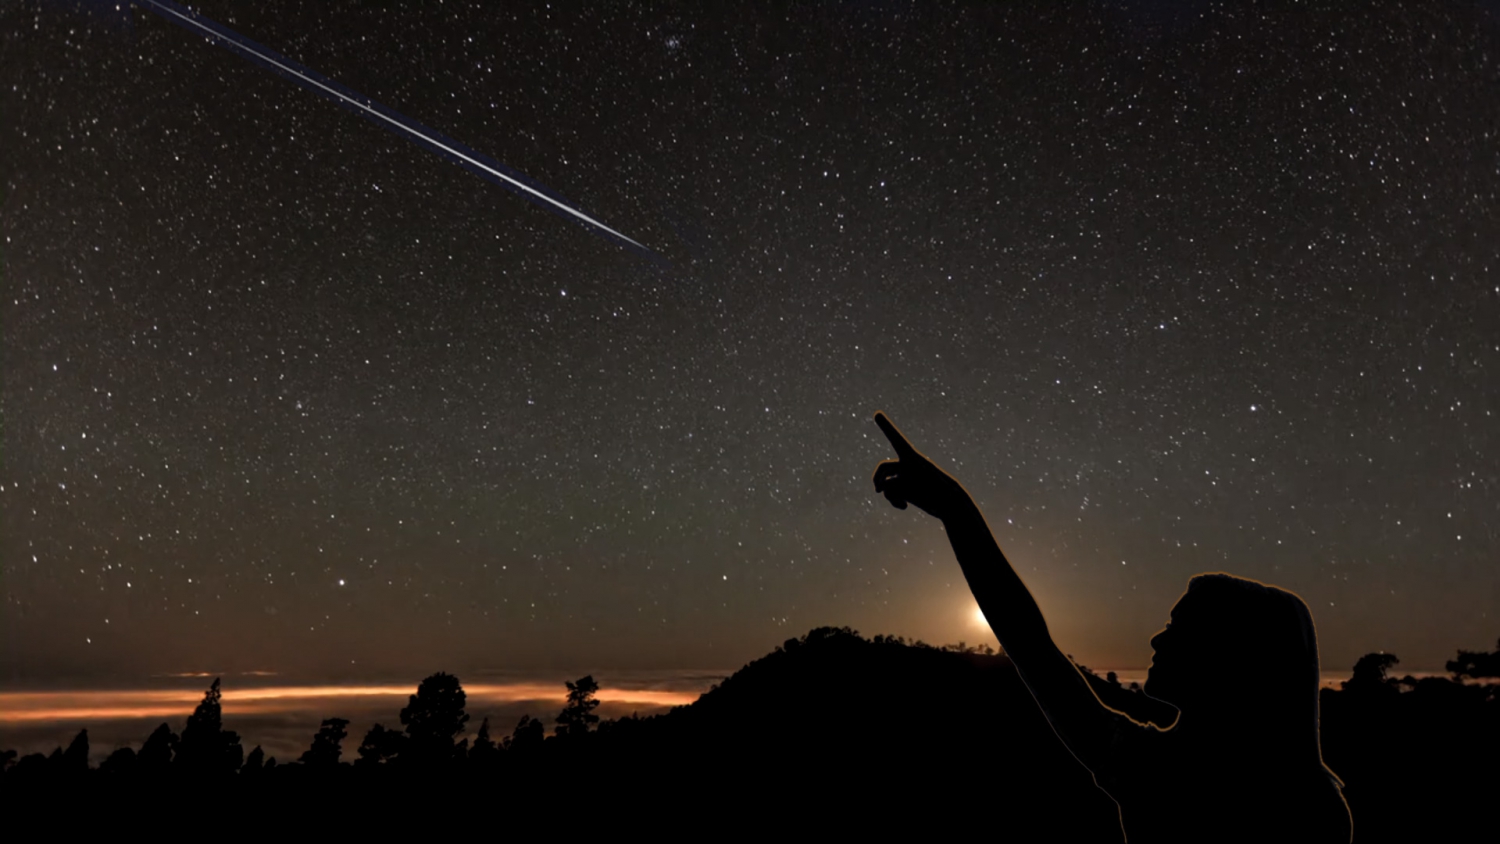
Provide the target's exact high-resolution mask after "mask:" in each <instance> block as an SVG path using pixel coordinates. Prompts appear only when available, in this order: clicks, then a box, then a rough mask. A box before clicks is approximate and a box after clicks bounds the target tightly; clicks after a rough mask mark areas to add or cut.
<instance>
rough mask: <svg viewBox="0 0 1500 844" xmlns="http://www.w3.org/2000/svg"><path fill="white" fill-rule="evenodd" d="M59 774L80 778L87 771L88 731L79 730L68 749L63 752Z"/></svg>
mask: <svg viewBox="0 0 1500 844" xmlns="http://www.w3.org/2000/svg"><path fill="white" fill-rule="evenodd" d="M60 762H61V765H60V767H59V769H58V770H59V773H62V774H64V775H66V776H82V775H84V774H86V773H88V770H89V731H88V730H79V731H78V735H77V736H75V737H74V738H73V742H72V743H71V744H69V745H68V749H67V750H65V751H63V754H62V758H61V760H60Z"/></svg>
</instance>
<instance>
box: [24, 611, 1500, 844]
mask: <svg viewBox="0 0 1500 844" xmlns="http://www.w3.org/2000/svg"><path fill="white" fill-rule="evenodd" d="M1497 655H1500V643H1497V651H1496V652H1495V653H1466V652H1460V653H1459V655H1458V659H1456V660H1454V661H1452V662H1450V663H1449V664H1448V669H1449V671H1450V676H1449V677H1429V678H1423V679H1420V680H1419V679H1415V678H1412V677H1409V676H1407V677H1400V678H1397V677H1394V676H1392V675H1393V669H1394V668H1395V667H1396V666H1397V665H1399V660H1397V659H1396V657H1395V656H1393V655H1390V654H1369V655H1366V656H1364V657H1362V658H1361V659H1360V660H1359V661H1358V662H1357V663H1356V665H1355V667H1354V674H1353V676H1352V677H1351V679H1350V680H1349V681H1347V682H1346V683H1344V684H1343V688H1342V689H1338V690H1334V689H1326V690H1324V691H1323V692H1322V704H1323V705H1322V718H1323V720H1322V737H1323V750H1324V758H1325V759H1326V760H1327V762H1328V765H1329V767H1330V768H1331V769H1332V770H1333V771H1334V772H1335V773H1336V774H1338V775H1339V777H1340V778H1342V779H1343V781H1344V783H1345V792H1344V793H1345V796H1346V797H1347V799H1348V800H1349V803H1350V807H1351V811H1352V812H1353V813H1354V818H1355V830H1356V836H1355V840H1356V841H1360V842H1376V841H1397V840H1410V839H1416V840H1431V839H1432V838H1433V837H1434V835H1435V834H1437V833H1435V831H1434V829H1433V828H1432V826H1431V825H1432V824H1434V823H1439V822H1440V823H1441V824H1442V831H1441V832H1442V835H1441V836H1439V837H1445V838H1453V837H1459V836H1460V835H1462V834H1464V833H1465V832H1466V831H1467V830H1470V829H1473V830H1476V831H1478V830H1481V829H1483V828H1488V829H1489V830H1490V831H1492V830H1493V824H1494V822H1495V821H1496V820H1497V818H1496V811H1495V809H1494V801H1493V799H1492V798H1493V794H1494V793H1496V791H1497V789H1500V766H1496V765H1495V764H1494V760H1495V759H1497V758H1500V699H1497V688H1500V687H1497V686H1496V685H1486V684H1485V683H1484V682H1481V681H1486V680H1493V679H1497V678H1500V671H1497V670H1496V669H1497V667H1500V666H1497ZM1085 672H1086V673H1085V676H1086V677H1087V678H1088V680H1089V682H1090V684H1091V686H1092V687H1093V688H1094V690H1095V692H1096V693H1098V694H1099V696H1100V698H1101V700H1103V701H1104V702H1105V703H1106V704H1107V705H1109V706H1111V707H1114V708H1116V709H1119V710H1121V711H1125V712H1127V713H1129V714H1131V715H1132V716H1133V717H1136V718H1137V719H1139V720H1142V721H1151V722H1155V723H1158V724H1162V725H1166V724H1170V723H1171V721H1172V719H1173V718H1175V715H1176V710H1175V709H1173V708H1172V707H1170V706H1167V705H1165V704H1163V703H1161V702H1160V701H1157V700H1154V699H1153V698H1150V697H1148V696H1146V695H1145V694H1143V693H1141V692H1140V690H1139V689H1137V688H1134V687H1131V686H1122V685H1121V684H1120V683H1119V682H1118V681H1117V680H1116V679H1115V678H1114V677H1112V676H1106V677H1102V678H1101V677H1098V676H1096V675H1095V674H1093V673H1092V672H1088V671H1087V669H1085ZM1244 682H1245V684H1246V686H1247V687H1249V686H1251V685H1253V684H1254V683H1255V682H1256V677H1255V675H1254V673H1253V669H1252V668H1249V667H1247V668H1246V675H1245V680H1244ZM566 691H567V698H566V702H565V703H564V705H563V707H562V709H561V711H559V712H558V713H556V714H555V715H554V716H551V719H550V720H551V724H550V729H549V725H548V724H546V723H544V722H543V721H542V720H541V719H539V718H533V717H530V716H527V717H523V718H522V719H521V720H520V722H519V723H517V724H515V725H514V726H512V727H511V728H510V729H509V730H508V732H506V733H505V734H504V735H497V733H498V732H499V731H492V729H491V725H490V724H489V722H488V721H481V722H480V723H479V724H478V726H477V728H475V727H474V725H473V724H471V723H470V718H469V715H468V713H467V712H466V703H467V701H466V698H465V695H464V691H463V687H462V685H461V684H460V682H459V680H458V678H456V677H453V676H451V675H449V674H442V673H440V674H434V675H432V676H431V677H428V678H426V679H425V680H423V681H422V683H421V684H420V685H419V686H418V688H417V689H416V693H415V694H413V695H411V696H410V697H409V698H408V702H407V705H406V706H405V707H404V708H402V709H401V711H400V713H399V716H398V720H393V721H390V722H387V723H388V724H389V725H390V726H383V725H376V726H374V727H372V728H371V729H370V730H369V731H368V732H367V733H366V734H365V735H364V737H363V738H362V739H361V740H360V741H359V743H358V744H357V745H355V744H354V743H353V741H352V737H351V736H349V735H348V734H347V727H348V724H349V722H348V721H347V720H345V719H343V718H328V719H325V720H324V721H323V722H322V724H321V726H320V728H319V729H318V730H317V732H316V733H315V734H314V735H313V736H312V737H311V741H310V744H309V746H308V748H307V749H306V750H305V751H304V752H302V753H301V754H300V755H299V756H298V757H297V758H296V759H287V760H279V761H278V760H273V759H270V758H267V757H266V756H265V754H264V753H262V752H261V750H260V748H258V747H256V748H252V749H251V750H250V752H249V753H242V744H241V741H240V737H239V736H238V735H236V734H235V732H234V731H232V730H227V729H225V728H224V724H223V721H222V718H221V713H220V705H219V684H218V682H217V681H215V682H214V684H213V685H212V686H210V688H209V689H208V691H207V693H206V694H205V695H204V698H203V701H202V702H201V703H200V704H199V705H198V706H197V708H196V709H195V710H194V711H193V713H192V714H191V715H190V716H189V717H188V720H187V722H186V724H185V725H184V726H183V728H182V730H181V732H180V733H176V732H174V731H173V730H172V729H171V728H170V726H169V725H167V724H163V725H162V726H160V727H158V728H157V729H156V730H155V731H154V732H153V733H152V734H151V735H150V736H149V737H148V738H147V739H146V741H145V742H144V743H143V744H142V745H141V747H140V748H139V749H138V750H135V749H131V748H121V749H120V750H117V751H115V752H114V753H112V754H111V755H110V756H109V757H108V758H107V759H106V760H105V761H104V762H103V763H102V764H100V765H99V766H98V767H97V768H93V767H90V765H89V753H88V737H87V733H86V732H81V733H80V734H79V736H78V738H77V739H75V740H74V741H73V742H72V744H70V745H69V746H68V747H66V748H62V747H59V748H57V749H56V750H54V751H53V752H52V753H51V754H50V755H44V754H31V755H28V756H26V757H24V758H21V759H16V757H15V754H14V753H13V752H12V753H7V754H6V756H5V760H6V761H5V772H4V774H3V775H0V804H4V805H25V806H27V807H28V808H34V807H44V806H50V807H52V810H54V811H61V810H62V807H64V806H71V805H100V806H111V807H114V808H115V809H117V810H118V811H120V812H130V811H135V810H136V808H137V807H138V806H140V805H150V803H151V801H153V800H156V799H158V798H159V796H160V795H163V794H172V795H178V796H179V797H183V798H187V797H191V799H184V800H179V804H180V805H181V807H182V809H181V811H184V812H189V813H198V814H197V815H195V816H197V817H220V816H227V815H233V814H234V813H253V814H254V815H255V816H256V817H257V818H262V819H265V818H268V817H275V818H278V819H280V820H283V821H287V822H293V821H294V820H295V819H300V818H303V817H304V816H307V815H308V813H312V814H313V815H315V816H316V815H318V813H320V812H327V811H331V808H330V807H335V806H337V807H341V808H340V812H343V814H340V815H339V817H341V818H344V817H346V816H348V817H353V818H357V819H359V820H360V822H361V823H366V824H370V825H372V826H370V827H369V828H370V830H371V831H372V832H389V831H390V830H389V827H390V825H391V824H411V825H414V828H420V827H421V825H422V824H424V823H426V822H427V821H426V820H424V819H425V818H427V817H428V814H429V813H430V812H433V811H442V812H447V813H456V816H461V818H460V819H457V820H451V821H450V822H451V823H454V824H457V825H458V827H459V828H463V829H467V830H469V831H473V832H488V831H490V829H491V827H490V826H489V824H490V821H489V820H488V818H489V816H488V815H486V814H484V813H483V812H479V811H478V810H477V809H476V810H475V811H476V814H473V815H472V816H471V815H469V814H467V813H466V812H467V810H463V811H460V808H459V807H465V806H475V807H478V806H481V805H484V806H489V805H502V804H503V805H505V806H510V807H512V808H511V809H510V810H507V811H515V812H518V813H519V814H520V815H524V816H525V817H528V818H533V817H534V818H544V817H545V818H553V819H558V818H568V817H571V816H574V815H576V816H577V817H579V818H582V817H592V818H597V817H603V816H606V815H607V816H608V817H609V818H612V819H615V820H619V819H621V818H637V819H639V820H641V822H643V823H647V822H649V823H660V822H664V820H666V819H670V820H671V821H672V822H673V823H688V822H691V823H705V824H723V823H725V822H727V821H732V823H733V824H735V825H736V826H738V827H746V828H750V827H753V828H756V829H759V830H762V831H765V830H768V829H771V828H781V827H783V826H785V825H789V824H798V825H800V826H799V828H800V829H803V830H804V831H808V832H815V831H821V832H823V833H826V834H838V835H841V836H844V837H847V836H849V835H853V834H870V835H876V834H879V835H883V836H886V837H888V836H890V835H893V834H902V833H905V834H912V835H921V836H922V837H924V838H927V837H934V836H939V835H947V834H953V835H960V834H972V829H973V827H972V824H973V819H974V817H975V815H974V812H975V811H982V812H983V813H984V814H986V816H989V817H993V818H1003V819H1004V823H1003V827H1004V829H1005V830H1006V831H1007V832H1008V833H1009V837H1010V838H1011V840H1074V841H1118V840H1120V839H1119V831H1118V816H1117V813H1116V810H1115V807H1114V804H1113V803H1112V801H1110V800H1109V799H1108V797H1107V796H1105V795H1104V793H1103V792H1101V791H1099V790H1098V789H1097V788H1096V787H1095V786H1094V784H1093V781H1092V778H1091V776H1090V775H1089V774H1088V772H1087V771H1086V770H1085V769H1083V768H1082V766H1080V765H1079V764H1078V763H1077V761H1076V760H1075V759H1073V757H1072V756H1071V754H1069V753H1068V752H1067V750H1066V749H1065V748H1064V747H1063V746H1062V744H1061V743H1060V742H1059V741H1058V740H1057V738H1056V736H1055V735H1054V734H1053V733H1052V730H1051V728H1050V727H1049V726H1048V725H1047V723H1046V721H1045V719H1044V718H1043V717H1042V715H1041V713H1040V711H1039V710H1038V709H1037V707H1036V704H1035V702H1034V701H1033V700H1032V699H1031V696H1030V694H1029V692H1027V690H1026V688H1025V686H1024V685H1022V683H1021V682H1020V679H1019V677H1018V675H1017V674H1016V673H1015V670H1014V668H1013V666H1011V664H1010V662H1009V660H1007V659H1006V658H1005V657H1004V655H1003V654H992V653H987V652H986V651H985V649H984V648H982V647H980V648H975V647H969V646H962V645H961V646H946V647H932V646H928V645H925V644H922V643H917V642H907V641H905V640H902V639H899V638H896V637H885V636H876V637H874V638H873V639H867V638H864V637H862V636H860V635H858V634H857V633H856V632H854V631H852V630H849V629H847V628H819V629H816V630H813V631H811V632H810V633H808V634H807V635H806V636H802V637H800V638H796V639H789V640H787V641H786V642H785V643H784V644H783V645H782V646H781V647H779V648H776V649H775V651H773V652H772V653H770V654H768V655H766V656H765V657H762V658H761V659H758V660H755V661H754V662H752V663H750V664H748V665H746V666H745V667H744V668H742V669H741V670H740V671H738V672H736V673H735V674H734V675H733V676H731V677H729V678H727V679H726V680H725V681H724V682H723V683H721V684H719V685H718V686H716V687H714V688H713V689H711V690H710V691H708V692H706V693H705V694H704V695H702V696H701V697H700V698H699V699H698V700H697V701H696V702H694V703H693V704H691V705H689V706H682V707H677V708H675V709H673V710H671V711H670V712H667V713H664V714H661V715H655V716H651V717H646V718H639V717H627V718H620V719H613V720H601V719H600V718H599V716H598V714H597V713H596V711H595V710H596V708H597V706H598V702H597V698H596V693H597V691H598V685H597V683H595V682H594V679H593V678H592V677H584V678H581V679H579V680H577V681H574V682H571V683H568V684H566ZM496 801H499V802H498V803H497V802H496ZM36 810H38V811H40V810H41V809H36ZM345 810H347V811H345ZM570 813H571V814H570ZM295 822H298V823H300V822H301V821H300V820H295ZM517 822H519V821H517Z"/></svg>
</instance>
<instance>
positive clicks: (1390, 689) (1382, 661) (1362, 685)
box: [1342, 653, 1401, 694]
mask: <svg viewBox="0 0 1500 844" xmlns="http://www.w3.org/2000/svg"><path fill="white" fill-rule="evenodd" d="M1400 661H1401V660H1399V659H1397V658H1396V655H1395V654H1388V653H1373V654H1365V655H1364V656H1362V657H1360V658H1359V661H1357V662H1355V663H1354V674H1353V676H1351V677H1350V678H1349V679H1348V680H1345V681H1344V682H1343V686H1342V687H1343V689H1344V691H1346V692H1354V693H1356V694H1385V693H1394V692H1395V691H1396V685H1395V683H1394V682H1393V681H1392V680H1390V679H1389V678H1388V677H1387V676H1386V672H1388V671H1390V670H1391V666H1393V665H1396V664H1397V663H1399V662H1400Z"/></svg>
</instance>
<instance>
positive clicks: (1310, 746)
mask: <svg viewBox="0 0 1500 844" xmlns="http://www.w3.org/2000/svg"><path fill="white" fill-rule="evenodd" d="M875 423H876V425H878V426H879V427H880V430H881V431H882V432H883V433H884V434H885V436H886V439H888V440H889V441H890V443H891V447H892V448H894V449H895V451H896V457H897V459H896V460H887V461H884V462H882V463H881V464H880V465H879V466H877V467H876V468H875V476H874V481H875V491H876V492H878V493H881V494H883V495H884V496H885V497H886V500H888V501H890V503H891V504H892V505H893V506H895V507H897V508H899V509H903V510H904V509H906V508H907V506H908V505H909V504H915V505H916V506H917V508H918V509H921V510H923V511H925V512H927V513H928V514H930V515H933V516H936V517H937V518H939V519H941V520H942V522H943V526H944V528H945V529H946V530H947V534H948V540H949V542H950V543H951V544H952V545H953V553H954V556H955V557H957V559H958V563H959V565H960V567H962V569H963V572H964V577H965V578H966V579H967V580H968V582H969V588H970V589H971V590H973V592H974V598H975V600H976V601H978V603H979V608H980V610H981V611H982V612H983V613H984V616H985V618H986V620H988V621H989V623H990V627H991V629H992V630H993V631H994V633H995V637H996V638H997V639H999V640H1000V644H1001V645H1002V646H1003V647H1004V648H1005V651H1006V654H1007V655H1009V656H1010V659H1011V662H1012V663H1013V664H1014V665H1015V667H1016V671H1017V673H1019V674H1020V675H1021V679H1022V680H1023V681H1024V682H1025V683H1026V687H1027V689H1029V690H1030V691H1031V694H1032V697H1034V698H1035V699H1036V702H1037V705H1038V706H1040V707H1041V710H1042V712H1043V713H1044V714H1045V715H1046V716H1047V720H1048V722H1049V723H1050V724H1051V725H1052V728H1053V730H1054V731H1055V732H1056V733H1057V735H1058V737H1059V738H1060V739H1062V741H1063V743H1064V744H1065V745H1067V747H1068V749H1069V750H1070V751H1072V753H1073V755H1074V756H1075V757H1077V758H1078V761H1080V762H1082V763H1083V764H1084V766H1085V767H1087V768H1088V769H1089V771H1090V772H1091V773H1092V774H1093V775H1094V781H1095V783H1097V784H1098V785H1099V787H1100V788H1102V789H1104V790H1105V792H1107V793H1108V794H1109V795H1110V797H1112V798H1114V800H1115V802H1116V803H1117V804H1118V805H1119V807H1120V821H1121V825H1122V827H1123V830H1124V833H1125V836H1126V839H1127V841H1129V842H1130V844H1141V842H1188V841H1193V842H1201V841H1215V842H1230V841H1233V842H1240V841H1244V842H1251V841H1254V842H1264V841H1299V842H1302V841H1305V842H1328V843H1329V844H1332V842H1340V844H1347V842H1348V841H1349V839H1350V833H1351V823H1350V818H1349V809H1348V806H1347V805H1346V804H1345V802H1344V799H1343V795H1342V794H1341V792H1340V788H1341V787H1342V783H1341V782H1340V781H1339V779H1338V778H1337V777H1336V776H1334V774H1333V772H1332V771H1330V770H1329V769H1328V767H1327V766H1326V765H1324V764H1323V757H1322V751H1321V745H1320V742H1319V736H1318V694H1319V691H1318V640H1317V631H1316V629H1315V628H1314V626H1313V620H1312V614H1311V613H1310V612H1309V611H1308V609H1307V604H1305V603H1304V602H1303V601H1302V599H1301V598H1299V597H1297V596H1296V595H1295V594H1293V593H1291V592H1288V591H1286V590H1284V589H1278V588H1276V587H1274V586H1268V585H1266V584H1263V583H1259V582H1257V581H1254V580H1247V579H1245V578H1240V577H1234V576H1232V575H1227V574H1206V575H1199V576H1197V577H1195V578H1193V579H1192V580H1191V581H1190V582H1189V584H1188V589H1187V592H1186V593H1184V594H1183V596H1182V597H1181V598H1180V599H1179V600H1178V601H1177V604H1176V606H1174V607H1173V608H1172V617H1171V618H1172V620H1171V621H1170V622H1169V623H1168V624H1167V626H1166V627H1165V628H1164V629H1163V630H1162V631H1161V632H1159V633H1157V634H1156V635H1155V636H1154V637H1152V639H1151V646H1152V648H1153V649H1154V651H1155V654H1154V656H1153V658H1152V664H1151V670H1150V673H1149V675H1148V677H1147V680H1146V688H1145V691H1146V693H1147V694H1149V695H1151V696H1152V697H1156V698H1159V699H1161V700H1163V701H1166V702H1167V703H1170V704H1172V705H1173V706H1175V707H1176V708H1177V710H1178V714H1177V718H1176V720H1175V721H1173V722H1172V723H1171V724H1170V725H1168V726H1165V727H1161V726H1156V725H1150V724H1143V723H1140V722H1138V721H1135V720H1133V719H1132V718H1130V717H1129V716H1127V715H1125V714H1124V713H1122V712H1118V711H1116V710H1114V709H1111V708H1109V707H1107V706H1105V705H1104V704H1103V703H1102V702H1101V701H1100V700H1099V698H1098V696H1097V695H1095V693H1094V692H1093V690H1092V689H1091V688H1090V687H1089V684H1088V683H1087V682H1086V681H1085V680H1084V678H1083V675H1082V674H1081V673H1080V672H1079V669H1078V667H1077V666H1076V665H1075V664H1074V663H1073V662H1072V660H1070V659H1069V658H1068V657H1066V656H1064V655H1063V653H1062V651H1061V650H1059V649H1058V647H1057V645H1056V644H1055V643H1054V642H1053V641H1052V636H1051V634H1050V633H1049V632H1048V630H1047V622H1046V619H1045V618H1043V616H1042V612H1041V609H1040V608H1039V607H1038V606H1037V604H1036V600H1035V599H1034V598H1033V597H1032V595H1031V592H1030V591H1029V590H1028V589H1027V588H1026V585H1025V584H1024V583H1023V582H1022V581H1021V578H1020V576H1019V575H1017V574H1016V572H1015V569H1013V568H1012V567H1011V565H1010V561H1009V560H1007V559H1006V558H1005V554H1004V553H1003V552H1001V550H1000V546H999V545H998V544H997V543H996V542H995V538H994V536H993V534H991V533H990V529H989V525H988V524H986V522H985V520H984V515H983V514H982V513H981V512H980V511H979V507H978V505H976V504H975V503H974V500H973V498H972V496H970V495H969V493H968V490H966V489H964V488H963V485H962V484H960V483H959V482H958V481H957V480H955V479H954V478H953V477H952V476H951V475H949V474H948V473H946V472H944V471H943V470H942V469H939V468H938V467H937V466H936V464H934V463H933V462H932V461H931V460H930V459H928V458H927V457H926V456H925V455H923V454H922V453H921V452H919V451H917V450H916V448H915V447H913V446H912V444H911V443H910V441H908V440H907V439H906V437H905V436H903V435H902V434H901V432H900V431H899V430H897V428H896V426H895V425H894V424H892V423H891V421H890V420H889V419H888V418H886V416H885V414H883V413H876V414H875Z"/></svg>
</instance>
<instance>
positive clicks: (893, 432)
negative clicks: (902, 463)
mask: <svg viewBox="0 0 1500 844" xmlns="http://www.w3.org/2000/svg"><path fill="white" fill-rule="evenodd" d="M875 424H876V425H878V426H880V432H881V433H882V434H885V438H886V439H887V440H890V442H891V448H894V449H895V450H896V456H897V457H903V458H904V457H915V456H916V454H917V450H916V449H915V448H913V447H912V444H911V443H910V442H908V441H907V439H906V437H904V436H902V435H901V432H900V431H899V430H897V428H896V426H895V424H894V423H892V422H891V420H890V419H889V418H888V417H887V416H886V415H885V414H884V413H882V412H881V411H878V410H877V411H875Z"/></svg>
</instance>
